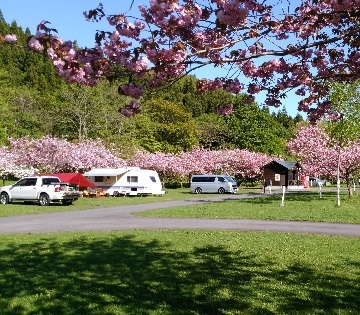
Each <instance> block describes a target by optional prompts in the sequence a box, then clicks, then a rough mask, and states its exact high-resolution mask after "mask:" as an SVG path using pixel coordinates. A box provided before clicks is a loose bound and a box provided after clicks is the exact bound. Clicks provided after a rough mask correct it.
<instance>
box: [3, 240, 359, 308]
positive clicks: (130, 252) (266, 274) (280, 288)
mask: <svg viewBox="0 0 360 315" xmlns="http://www.w3.org/2000/svg"><path fill="white" fill-rule="evenodd" d="M0 255H1V256H0V257H1V260H0V273H1V274H0V287H1V291H0V314H2V315H3V314H6V315H7V314H11V315H13V314H22V315H23V314H74V315H75V314H76V315H79V314H131V315H138V314H175V315H177V314H184V315H185V314H186V315H188V314H204V315H205V314H206V315H207V314H214V315H216V314H258V315H260V314H265V315H266V314H335V313H336V314H337V311H338V310H348V313H349V314H350V313H351V314H359V313H360V304H359V302H358V301H359V293H360V292H359V281H358V280H359V274H360V266H359V264H358V263H357V270H358V271H359V272H358V274H357V276H356V277H355V276H354V278H353V281H349V279H342V278H341V277H338V276H336V275H333V274H328V273H326V272H325V271H324V273H323V272H319V271H317V270H315V268H312V267H311V266H305V265H301V264H294V265H291V266H288V267H287V268H285V269H282V270H280V271H279V268H278V266H277V265H276V264H275V263H274V262H273V261H271V260H267V261H264V260H263V259H259V257H256V256H255V255H254V256H251V255H245V254H244V253H243V252H241V251H240V250H239V251H238V252H233V251H229V250H227V248H226V247H223V246H216V247H215V246H204V247H198V248H195V249H193V250H191V251H189V252H183V251H178V250H176V249H175V248H174V247H173V246H172V244H170V243H168V244H165V245H164V243H163V242H162V243H161V244H160V243H159V241H157V240H149V241H139V240H136V239H135V238H134V237H132V236H127V237H117V236H115V235H114V236H112V237H111V238H110V237H109V238H107V239H101V240H99V239H94V238H91V237H79V238H75V237H74V239H73V240H70V241H69V240H66V241H60V240H58V239H56V238H55V237H54V238H52V237H47V238H44V239H43V240H41V241H39V242H36V243H31V244H18V243H16V242H14V243H12V244H11V245H9V246H7V247H6V248H5V249H2V250H1V251H0ZM334 267H336V266H334ZM274 283H278V284H282V285H272V284H274ZM294 287H301V292H300V293H299V292H297V291H296V290H294V289H293V288H294ZM261 296H267V298H269V297H272V299H273V303H272V309H270V307H269V306H268V305H269V303H266V302H268V301H266V300H265V298H263V297H261ZM14 297H20V298H22V301H24V302H23V303H14V302H13V298H14ZM262 299H264V301H262ZM262 302H264V303H262ZM270 304H271V303H270ZM274 305H275V306H274ZM28 308H29V309H28ZM344 314H345V313H344Z"/></svg>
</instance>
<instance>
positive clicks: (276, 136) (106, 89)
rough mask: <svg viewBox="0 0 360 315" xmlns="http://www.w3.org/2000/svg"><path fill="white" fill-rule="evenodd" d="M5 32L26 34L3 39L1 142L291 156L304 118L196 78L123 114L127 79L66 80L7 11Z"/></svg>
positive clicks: (0, 25)
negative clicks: (48, 140) (45, 140)
mask: <svg viewBox="0 0 360 315" xmlns="http://www.w3.org/2000/svg"><path fill="white" fill-rule="evenodd" d="M0 34H16V36H17V38H18V43H17V45H2V44H1V42H0V86H1V89H0V106H1V109H2V110H1V112H0V126H1V128H0V144H1V145H6V144H8V138H9V137H12V138H20V137H23V136H26V135H28V136H30V137H31V138H39V137H41V136H44V135H50V136H55V137H60V138H61V137H65V138H66V139H68V140H70V141H74V142H77V141H83V140H85V139H101V140H102V141H104V143H108V144H109V143H115V144H116V145H118V146H119V147H120V148H121V149H122V150H121V151H122V152H124V153H126V154H131V153H132V152H133V151H134V149H137V148H139V149H143V150H146V151H148V152H158V151H160V152H173V153H176V152H180V151H188V150H190V149H191V148H192V147H193V146H200V147H203V148H205V149H211V150H218V149H224V148H229V149H234V148H239V149H247V150H250V151H253V152H262V153H266V154H269V155H282V156H285V155H286V149H285V144H286V141H287V140H288V139H290V138H291V136H292V135H293V134H294V133H295V131H296V130H295V126H296V124H297V123H298V122H299V121H301V120H302V117H301V115H298V116H297V117H291V116H289V115H288V114H287V113H286V111H285V110H284V109H283V110H282V111H280V112H279V113H277V114H274V113H272V114H271V113H270V112H269V111H268V109H266V108H265V109H264V108H260V107H259V106H258V105H257V104H255V103H249V102H248V97H247V95H238V96H234V95H232V94H229V93H226V92H224V91H222V90H221V91H215V92H206V93H204V94H203V95H198V94H197V92H196V82H197V79H196V78H195V77H193V76H187V77H184V78H182V79H181V80H179V81H178V82H177V83H176V84H173V85H172V86H169V87H167V88H166V89H162V90H159V91H157V92H156V93H154V92H152V93H151V94H150V93H148V94H146V95H144V96H143V97H142V100H141V107H142V112H141V114H138V115H136V116H133V117H130V118H128V117H125V116H123V115H122V114H120V113H119V108H121V107H123V106H124V104H125V102H126V101H127V99H126V97H125V96H123V95H119V93H118V86H119V85H121V84H122V83H124V82H125V81H124V82H121V81H116V82H111V83H109V82H108V81H102V82H101V83H100V84H99V85H97V86H95V87H88V86H80V85H77V84H65V83H64V82H63V80H62V79H60V78H59V77H58V76H57V74H56V72H55V71H54V69H53V67H52V65H51V64H50V62H49V60H48V59H47V58H46V57H45V56H43V55H42V54H40V53H35V52H33V51H29V50H27V49H26V44H25V42H26V38H27V37H28V36H29V35H30V31H29V30H28V29H26V30H23V29H22V28H21V27H19V26H18V25H17V23H16V22H13V23H12V24H11V25H9V24H7V23H6V22H5V20H4V17H3V16H2V14H1V11H0ZM124 80H125V79H124ZM223 104H233V106H234V114H232V115H218V114H216V113H215V112H216V109H217V108H218V107H219V106H220V105H223Z"/></svg>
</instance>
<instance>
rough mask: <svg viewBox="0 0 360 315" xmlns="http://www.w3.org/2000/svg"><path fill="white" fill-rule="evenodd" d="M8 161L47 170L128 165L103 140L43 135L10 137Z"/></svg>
mask: <svg viewBox="0 0 360 315" xmlns="http://www.w3.org/2000/svg"><path fill="white" fill-rule="evenodd" d="M9 141H10V148H9V149H8V152H9V153H8V156H7V158H6V159H7V161H8V162H11V164H12V165H17V166H22V167H27V168H36V169H38V170H39V171H40V172H45V173H61V172H75V171H79V172H83V171H87V170H89V169H91V168H96V167H110V168H118V167H124V166H126V162H125V161H124V160H123V159H121V158H119V155H120V153H119V150H118V149H117V148H116V147H114V146H113V147H110V148H108V147H105V145H104V144H103V143H102V142H101V141H100V140H85V141H82V142H78V143H72V142H69V141H67V140H66V139H58V138H54V137H50V136H44V137H42V138H39V139H29V137H23V138H19V139H11V138H10V139H9Z"/></svg>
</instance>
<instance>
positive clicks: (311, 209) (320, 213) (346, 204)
mask: <svg viewBox="0 0 360 315" xmlns="http://www.w3.org/2000/svg"><path fill="white" fill-rule="evenodd" d="M281 205H282V196H281V195H264V196H263V197H257V198H251V199H238V200H226V201H212V202H209V203H208V202H204V203H202V204H200V205H188V206H186V207H174V208H166V209H157V210H150V211H144V212H138V213H136V214H135V215H137V216H144V217H167V218H214V219H220V218H226V219H229V218H232V219H259V220H291V221H315V222H342V223H357V224H359V223H360V196H358V195H357V194H354V196H353V197H351V198H349V197H348V196H347V195H346V192H345V191H344V192H342V195H341V203H340V206H337V203H336V192H335V191H326V192H322V195H321V198H320V194H319V192H304V193H301V192H297V193H287V194H286V195H285V199H284V205H283V206H281Z"/></svg>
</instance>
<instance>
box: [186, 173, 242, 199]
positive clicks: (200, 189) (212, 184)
mask: <svg viewBox="0 0 360 315" xmlns="http://www.w3.org/2000/svg"><path fill="white" fill-rule="evenodd" d="M237 191H238V186H237V184H236V182H235V181H234V180H233V179H232V178H231V177H230V176H227V175H212V174H211V175H192V176H191V180H190V192H191V193H195V194H201V193H219V194H224V193H236V192H237Z"/></svg>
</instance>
